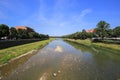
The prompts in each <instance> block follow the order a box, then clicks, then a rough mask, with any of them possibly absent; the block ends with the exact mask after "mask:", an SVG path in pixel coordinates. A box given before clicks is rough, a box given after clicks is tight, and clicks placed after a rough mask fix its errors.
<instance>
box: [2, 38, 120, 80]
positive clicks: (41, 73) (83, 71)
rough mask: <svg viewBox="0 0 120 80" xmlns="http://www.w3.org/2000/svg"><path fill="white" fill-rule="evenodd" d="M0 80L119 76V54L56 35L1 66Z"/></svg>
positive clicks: (107, 79) (115, 79) (116, 78)
mask: <svg viewBox="0 0 120 80" xmlns="http://www.w3.org/2000/svg"><path fill="white" fill-rule="evenodd" d="M33 46H34V45H33ZM118 53H119V52H118ZM0 80H120V55H118V54H114V53H113V52H110V51H107V50H100V49H98V50H97V51H96V50H94V48H89V47H85V46H81V45H78V44H75V43H72V42H66V41H64V40H62V39H56V40H53V41H52V42H51V43H49V44H48V45H47V46H46V47H44V48H43V49H41V50H39V51H38V52H37V53H35V54H32V55H29V56H27V57H23V58H21V59H19V60H16V61H14V62H12V63H9V64H8V65H6V66H4V67H2V68H0Z"/></svg>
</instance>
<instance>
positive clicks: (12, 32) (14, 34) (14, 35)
mask: <svg viewBox="0 0 120 80" xmlns="http://www.w3.org/2000/svg"><path fill="white" fill-rule="evenodd" d="M9 37H10V39H16V38H17V30H16V29H15V28H14V27H11V28H10V34H9Z"/></svg>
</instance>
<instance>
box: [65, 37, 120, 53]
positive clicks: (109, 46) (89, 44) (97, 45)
mask: <svg viewBox="0 0 120 80" xmlns="http://www.w3.org/2000/svg"><path fill="white" fill-rule="evenodd" d="M65 40H66V41H70V42H74V43H77V44H80V45H83V46H86V47H94V48H98V49H99V48H100V49H109V50H111V51H117V52H118V51H120V45H119V44H107V43H94V42H92V41H91V40H89V39H86V40H74V39H65Z"/></svg>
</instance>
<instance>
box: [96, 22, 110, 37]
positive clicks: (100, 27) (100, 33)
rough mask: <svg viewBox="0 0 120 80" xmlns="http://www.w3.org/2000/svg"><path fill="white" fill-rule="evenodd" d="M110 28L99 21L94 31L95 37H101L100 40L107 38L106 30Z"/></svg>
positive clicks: (105, 23) (107, 24)
mask: <svg viewBox="0 0 120 80" xmlns="http://www.w3.org/2000/svg"><path fill="white" fill-rule="evenodd" d="M109 28H110V25H109V23H107V22H105V21H100V22H99V23H98V24H97V28H96V29H95V32H94V33H95V34H96V36H97V37H101V39H104V37H106V36H107V30H108V29H109Z"/></svg>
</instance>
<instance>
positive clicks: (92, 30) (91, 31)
mask: <svg viewBox="0 0 120 80" xmlns="http://www.w3.org/2000/svg"><path fill="white" fill-rule="evenodd" d="M94 31H95V30H94V29H90V30H87V31H86V32H88V33H93V32H94Z"/></svg>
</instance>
